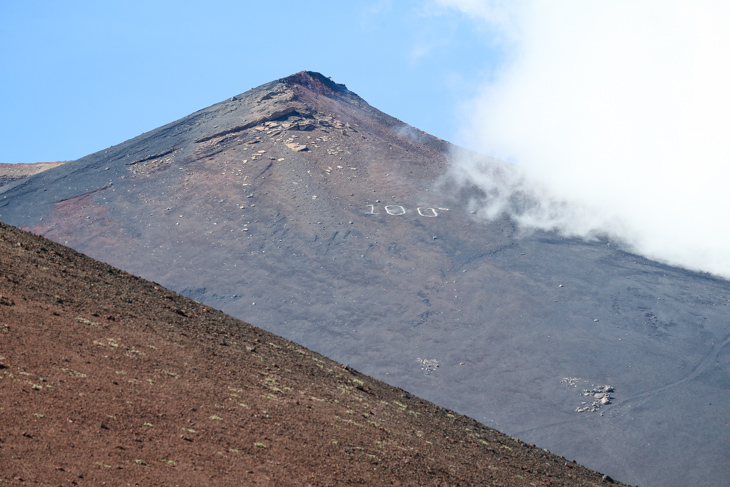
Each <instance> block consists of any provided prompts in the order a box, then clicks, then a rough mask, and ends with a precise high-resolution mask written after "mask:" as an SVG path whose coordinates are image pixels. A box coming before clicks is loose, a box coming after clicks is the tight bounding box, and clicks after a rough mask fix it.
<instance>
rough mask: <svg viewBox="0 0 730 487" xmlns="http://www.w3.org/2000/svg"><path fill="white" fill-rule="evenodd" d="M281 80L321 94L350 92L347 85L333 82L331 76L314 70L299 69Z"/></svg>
mask: <svg viewBox="0 0 730 487" xmlns="http://www.w3.org/2000/svg"><path fill="white" fill-rule="evenodd" d="M282 81H284V82H285V83H286V84H288V85H290V86H292V85H299V86H303V87H305V88H308V89H310V90H313V91H316V92H317V93H320V94H322V95H331V94H332V93H352V92H351V91H350V90H348V89H347V86H345V85H343V84H338V83H335V82H334V81H332V78H329V77H326V76H324V75H323V74H321V73H317V72H316V71H300V72H298V73H294V74H292V75H290V76H287V77H286V78H283V80H282Z"/></svg>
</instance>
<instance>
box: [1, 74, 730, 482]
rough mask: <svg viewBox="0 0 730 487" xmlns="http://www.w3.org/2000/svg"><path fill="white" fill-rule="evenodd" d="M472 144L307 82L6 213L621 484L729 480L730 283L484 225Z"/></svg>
mask: <svg viewBox="0 0 730 487" xmlns="http://www.w3.org/2000/svg"><path fill="white" fill-rule="evenodd" d="M453 150H457V148H455V147H453V146H451V145H450V144H449V143H447V142H445V141H443V140H440V139H437V138H435V137H432V136H430V135H428V134H426V133H424V132H422V131H419V130H417V129H415V128H413V127H411V126H409V125H407V124H405V123H403V122H401V121H399V120H397V119H394V118H392V117H390V116H388V115H386V114H384V113H382V112H380V111H378V110H376V109H374V108H373V107H371V106H369V105H368V104H367V103H366V102H365V101H364V100H362V99H361V98H359V97H358V96H357V95H355V94H354V93H352V92H350V91H349V90H347V89H346V88H345V86H344V85H339V84H335V83H334V82H332V81H331V80H329V79H327V78H325V77H323V76H321V75H319V74H316V73H310V72H302V73H298V74H295V75H292V76H289V77H287V78H284V79H281V80H278V81H274V82H271V83H268V84H266V85H263V86H261V87H259V88H256V89H254V90H251V91H249V92H247V93H244V94H242V95H238V96H235V97H233V98H231V99H229V100H226V101H224V102H222V103H219V104H217V105H214V106H212V107H209V108H206V109H204V110H201V111H199V112H196V113H194V114H192V115H190V116H188V117H185V118H183V119H181V120H178V121H176V122H173V123H171V124H169V125H166V126H164V127H161V128H159V129H156V130H153V131H151V132H148V133H146V134H143V135H141V136H139V137H136V138H134V139H132V140H129V141H127V142H124V143H122V144H119V145H117V146H114V147H110V148H109V149H107V150H104V151H101V152H98V153H95V154H92V155H89V156H87V157H84V158H82V159H79V160H77V161H74V162H70V163H67V164H64V165H62V166H59V167H56V168H54V169H50V170H48V171H45V172H43V173H40V174H37V175H35V176H32V177H29V178H26V179H24V180H22V181H17V182H15V183H12V184H10V185H8V186H6V187H4V188H2V190H0V191H2V192H0V220H2V221H5V222H8V223H10V224H13V225H16V226H21V227H23V228H26V229H30V230H32V231H34V232H36V233H40V234H42V235H44V236H47V237H49V238H51V239H53V240H55V241H57V242H60V243H64V244H67V245H69V246H71V247H73V248H74V249H76V250H78V251H81V252H83V253H85V254H88V255H90V256H92V257H94V258H97V259H100V260H103V261H105V262H108V263H110V264H112V265H114V266H117V267H119V268H122V269H124V270H126V271H128V272H131V273H133V274H137V275H140V276H142V277H145V278H147V279H151V280H154V281H157V282H159V283H161V284H163V285H164V286H166V287H169V288H171V289H173V290H175V291H178V292H180V293H182V294H185V295H187V296H189V297H192V298H194V299H195V300H198V301H200V302H202V303H205V304H207V305H210V306H213V307H216V308H219V309H221V310H224V311H225V312H227V313H229V314H232V315H233V316H235V317H238V318H241V319H244V320H246V321H248V322H250V323H254V324H256V325H257V326H260V327H263V328H265V329H267V330H269V331H272V332H275V333H277V334H280V335H282V336H284V337H286V338H288V339H291V340H294V341H296V342H298V343H301V344H303V345H305V346H307V347H309V348H312V349H314V350H316V351H318V352H320V353H323V354H325V355H328V356H329V357H331V358H333V359H335V360H338V361H340V362H344V363H348V364H350V365H351V366H353V367H354V368H356V369H358V370H361V371H363V372H365V373H367V374H369V375H372V376H374V377H376V378H379V379H383V380H385V381H387V382H389V383H390V384H393V385H396V386H400V387H402V388H404V389H406V390H408V391H409V392H411V393H414V394H417V395H419V396H422V397H424V398H426V399H429V400H431V401H433V402H435V403H437V404H440V405H442V406H445V407H448V408H451V409H453V410H456V411H459V412H460V413H464V414H468V415H470V416H472V417H474V418H476V419H477V420H479V421H481V422H483V423H485V424H487V425H489V426H493V427H496V428H498V429H500V430H501V431H503V432H505V433H507V434H509V435H512V436H517V437H519V438H520V439H522V440H524V441H526V442H529V443H536V444H537V445H538V446H540V447H543V448H548V449H550V450H551V451H553V452H555V453H558V454H560V455H564V456H566V457H568V458H575V459H576V460H578V461H579V462H581V463H583V464H585V465H586V466H588V467H590V468H594V469H597V470H599V471H605V472H609V473H610V474H611V475H612V476H614V477H616V478H618V479H620V480H622V481H625V482H629V483H638V484H640V485H642V486H652V485H662V486H670V485H677V486H680V485H721V484H723V483H724V482H725V481H726V479H727V478H728V475H730V462H728V461H727V460H728V457H729V455H728V452H729V449H728V447H727V445H728V444H729V443H730V426H729V423H730V417H729V416H730V415H729V414H728V412H727V409H726V407H725V404H727V403H728V401H729V400H730V374H729V371H730V346H729V345H730V324H729V322H730V320H729V317H730V312H729V310H728V298H729V297H730V283H728V282H727V281H725V280H722V279H717V278H714V277H712V276H709V275H705V274H699V273H695V272H690V271H686V270H683V269H680V268H675V267H669V266H666V265H662V264H659V263H656V262H652V261H648V260H646V259H643V258H641V257H638V256H636V255H632V254H630V253H627V252H625V251H622V250H621V249H620V248H618V247H617V246H615V245H610V242H606V241H595V242H584V241H580V240H571V239H565V238H561V237H559V236H556V235H554V234H551V233H540V232H538V233H533V234H530V235H522V234H519V233H518V232H517V230H516V228H515V226H514V224H513V222H511V221H510V220H509V219H508V218H501V219H498V220H493V221H483V220H478V219H476V218H475V217H474V216H473V215H471V214H470V213H469V212H468V211H467V202H468V195H469V190H468V189H454V190H453V191H446V190H444V189H443V188H450V187H451V186H449V185H446V186H444V185H443V184H441V185H440V184H438V183H440V182H443V181H444V178H445V176H446V175H447V173H448V170H449V153H450V151H453ZM491 163H493V164H499V162H497V161H493V162H491ZM439 187H440V188H442V189H441V190H438V189H437V188H439Z"/></svg>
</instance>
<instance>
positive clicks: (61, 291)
mask: <svg viewBox="0 0 730 487" xmlns="http://www.w3.org/2000/svg"><path fill="white" fill-rule="evenodd" d="M0 294H2V297H0V425H2V426H0V481H2V482H3V485H19V484H23V483H36V482H37V483H39V484H41V485H103V484H105V483H106V484H110V485H152V484H153V483H158V484H161V485H343V484H365V485H514V486H517V485H519V486H523V485H575V486H587V485H592V486H593V485H606V484H607V483H612V481H611V480H610V479H606V478H604V477H603V476H602V475H601V474H599V473H596V472H594V471H591V470H588V469H586V468H583V467H581V466H579V465H577V464H574V463H572V462H571V461H569V460H566V459H565V458H562V457H558V456H555V455H552V454H550V453H549V452H547V451H545V450H541V449H539V448H535V447H532V446H529V445H526V444H524V443H522V442H520V441H519V440H515V439H513V438H510V437H508V436H505V435H503V434H501V433H499V432H497V431H495V430H493V429H490V428H487V427H485V426H483V425H481V424H480V423H478V422H476V421H474V420H473V419H471V418H468V417H466V416H460V415H457V414H453V413H452V412H450V411H448V410H445V409H443V408H439V407H437V406H434V405H433V404H431V403H429V402H426V401H424V400H421V399H419V398H416V397H414V396H412V395H410V394H408V393H407V392H405V391H403V390H401V389H397V388H393V387H390V386H388V385H386V384H384V383H383V382H380V381H377V380H374V379H372V378H370V377H367V376H365V375H362V374H360V373H358V372H357V371H355V370H353V369H350V368H348V367H346V366H343V365H341V364H338V363H335V362H333V361H331V360H329V359H327V358H325V357H323V356H321V355H318V354H316V353H313V352H311V351H309V350H307V349H305V348H302V347H300V346H298V345H296V344H295V343H293V342H290V341H287V340H284V339H282V338H280V337H277V336H275V335H272V334H270V333H267V332H265V331H263V330H260V329H258V328H256V327H253V326H251V325H249V324H246V323H244V322H242V321H239V320H236V319H234V318H231V317H229V316H227V315H225V314H223V313H222V312H219V311H216V310H213V309H211V308H209V307H207V306H204V305H202V304H199V303H197V302H195V301H192V300H190V299H187V298H184V297H182V296H180V295H178V294H175V293H173V292H171V291H168V290H167V289H164V288H162V287H161V286H159V285H157V284H155V283H152V282H148V281H145V280H142V279H140V278H138V277H135V276H132V275H130V274H127V273H125V272H122V271H119V270H117V269H114V268H112V267H110V266H108V265H106V264H102V263H100V262H97V261H94V260H92V259H90V258H88V257H86V256H84V255H82V254H79V253H77V252H75V251H73V250H71V249H68V248H66V247H63V246H61V245H58V244H55V243H53V242H51V241H48V240H45V239H43V238H40V237H37V236H35V235H32V234H29V233H25V232H22V231H20V230H18V229H16V228H14V227H10V226H7V225H4V224H0Z"/></svg>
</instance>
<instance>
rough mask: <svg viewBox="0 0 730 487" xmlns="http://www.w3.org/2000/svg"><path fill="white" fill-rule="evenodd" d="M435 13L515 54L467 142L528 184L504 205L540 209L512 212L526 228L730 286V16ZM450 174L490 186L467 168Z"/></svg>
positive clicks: (715, 8) (660, 8) (721, 7)
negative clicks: (532, 200) (465, 19)
mask: <svg viewBox="0 0 730 487" xmlns="http://www.w3.org/2000/svg"><path fill="white" fill-rule="evenodd" d="M437 3H438V4H439V5H441V6H442V7H444V8H452V9H453V8H455V9H458V10H459V11H461V12H462V13H463V14H466V15H468V16H470V17H471V18H472V19H473V20H475V21H476V22H481V23H483V25H486V26H488V27H489V28H491V29H497V30H498V31H500V32H501V33H500V34H498V35H499V36H500V37H501V38H503V39H508V40H509V45H508V46H505V49H507V50H508V52H510V56H511V57H510V61H509V62H508V63H507V64H506V65H505V66H504V67H503V68H501V71H500V72H499V73H498V75H497V76H496V78H495V80H494V81H491V82H490V83H489V84H487V85H485V86H484V88H483V90H482V92H481V94H480V96H479V97H478V98H477V99H475V100H470V101H469V103H468V104H467V105H466V107H467V108H465V110H464V114H465V118H466V120H467V123H466V125H465V127H464V131H463V133H462V140H461V142H462V143H464V144H466V145H468V146H469V147H472V148H475V149H477V150H479V151H481V152H484V153H487V154H490V155H493V156H495V157H499V158H503V159H507V160H510V161H514V162H515V163H517V165H518V166H519V167H520V168H521V169H522V170H524V173H525V174H524V175H522V176H512V177H511V181H512V182H511V183H509V184H506V185H502V186H500V187H499V188H498V191H497V192H499V193H500V194H503V195H507V194H509V193H510V192H511V191H515V188H516V187H519V188H520V191H522V192H523V194H524V193H529V194H530V195H532V196H533V197H539V201H540V204H539V205H538V206H533V207H532V209H531V211H530V212H529V213H525V212H524V211H523V212H521V213H520V212H519V211H517V210H515V209H514V208H513V209H512V210H509V211H512V212H513V213H514V212H515V211H517V213H516V217H517V218H518V219H519V220H520V221H521V222H522V223H523V225H525V226H533V227H538V228H554V229H557V230H559V231H561V232H563V233H566V234H572V235H581V236H586V237H590V236H593V235H595V234H597V233H608V234H610V235H612V236H613V237H614V238H617V239H620V240H623V241H625V242H626V243H628V244H629V245H630V246H631V248H632V249H633V250H634V251H635V252H637V253H640V254H643V255H645V256H648V257H650V258H653V259H657V260H661V261H665V262H669V263H672V264H676V265H680V266H684V267H688V268H691V269H696V270H704V271H708V272H711V273H714V274H718V275H721V276H724V277H726V278H730V230H729V229H730V225H729V224H728V223H729V222H730V188H728V185H729V184H730V52H729V51H730V29H728V28H727V26H728V25H730V4H727V3H726V2H720V1H704V2H687V1H678V0H662V1H649V0H644V1H639V2H637V1H635V0H634V1H629V0H614V1H612V2H605V1H586V0H573V1H568V0H564V1H561V2H548V1H532V2H519V3H518V5H519V7H515V8H512V7H509V6H506V5H507V4H504V3H502V2H490V1H482V2H479V1H476V0H438V2H437ZM505 8H507V9H509V12H507V13H505V11H504V9H505ZM495 9H496V10H495ZM494 12H496V13H494ZM492 15H495V17H494V18H492V17H490V16H492ZM505 19H509V21H505ZM456 171H458V172H460V174H461V176H460V177H468V178H469V179H471V180H472V181H480V182H481V184H491V185H494V184H495V183H494V181H492V182H489V183H486V182H485V176H484V175H483V174H481V172H480V170H479V169H478V168H477V165H475V164H474V163H473V161H468V162H464V161H461V163H460V165H459V166H458V168H457V169H456ZM515 181H518V182H515ZM494 191H496V190H495V189H494V188H492V193H493V194H495V193H494ZM504 198H506V197H504ZM507 199H508V198H507ZM558 201H564V202H570V203H571V204H570V205H569V206H565V205H564V204H558V203H557V202H558ZM495 208H496V207H495V206H494V204H493V203H490V204H489V205H488V206H487V210H488V211H490V212H494V211H495ZM503 208H507V207H506V206H503Z"/></svg>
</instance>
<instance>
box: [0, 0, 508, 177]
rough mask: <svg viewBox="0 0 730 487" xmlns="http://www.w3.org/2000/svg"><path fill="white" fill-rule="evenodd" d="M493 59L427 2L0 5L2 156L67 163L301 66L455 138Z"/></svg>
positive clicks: (163, 0)
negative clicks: (462, 112)
mask: <svg viewBox="0 0 730 487" xmlns="http://www.w3.org/2000/svg"><path fill="white" fill-rule="evenodd" d="M499 55H500V53H499V50H498V49H496V47H495V46H494V44H493V42H492V40H491V38H490V37H489V35H487V34H486V33H485V31H484V29H483V28H480V27H479V26H478V25H477V24H475V23H474V22H472V21H471V20H469V18H468V17H466V16H464V15H463V14H462V13H460V12H458V11H456V10H447V9H444V8H439V7H438V6H437V4H436V3H435V2H429V1H397V2H395V1H347V2H342V1H318V2H300V1H281V2H277V3H267V2H241V1H225V0H219V1H208V2H199V1H185V0H182V1H181V0H175V1H168V0H156V1H149V0H145V1H137V0H130V1H124V2H105V1H101V2H100V1H78V0H77V1H64V2H58V1H55V0H53V1H50V0H34V1H33V2H27V1H20V0H4V1H3V2H0V59H2V66H3V68H2V72H3V75H2V77H1V78H0V87H1V88H2V89H0V107H1V108H2V113H3V116H2V118H1V120H0V142H2V146H3V151H2V153H1V155H0V162H4V163H15V162H38V161H54V160H65V159H77V158H79V157H82V156H84V155H87V154H89V153H92V152H95V151H97V150H101V149H104V148H106V147H108V146H110V145H113V144H117V143H119V142H122V141H124V140H127V139H129V138H131V137H134V136H136V135H139V134H141V133H143V132H145V131H147V130H150V129H153V128H155V127H158V126H160V125H163V124H165V123H168V122H171V121H173V120H176V119H178V118H180V117H183V116H185V115H188V114H190V113H192V112H194V111H196V110H199V109H201V108H204V107H206V106H209V105H212V104H214V103H217V102H219V101H222V100H224V99H226V98H228V97H230V96H233V95H235V94H238V93H242V92H244V91H247V90H248V89H250V88H253V87H255V86H258V85H260V84H263V83H266V82H268V81H272V80H274V79H277V78H281V77H284V76H287V75H289V74H292V73H295V72H298V71H301V70H312V71H319V72H321V73H323V74H325V75H326V76H331V77H332V78H333V79H334V80H335V81H337V82H339V83H344V84H346V85H347V86H348V88H350V89H351V90H352V91H354V92H356V93H357V94H359V95H360V96H362V97H363V98H364V99H365V100H367V101H368V102H369V103H370V104H371V105H373V106H375V107H377V108H379V109H381V110H383V111H385V112H386V113H389V114H390V115H393V116H395V117H397V118H400V119H401V120H403V121H405V122H407V123H410V124H412V125H415V126H417V127H418V128H421V129H422V130H425V131H427V132H429V133H432V134H434V135H437V136H439V137H442V138H445V139H453V138H454V136H455V134H456V132H457V130H458V128H457V127H458V120H457V115H456V114H457V107H458V106H459V104H460V103H463V102H464V101H465V100H467V99H468V98H469V97H473V96H474V95H475V93H476V90H477V89H478V87H479V84H480V82H481V80H482V79H483V77H485V76H489V75H490V73H491V72H493V67H494V65H495V63H496V62H497V61H498V59H499Z"/></svg>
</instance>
